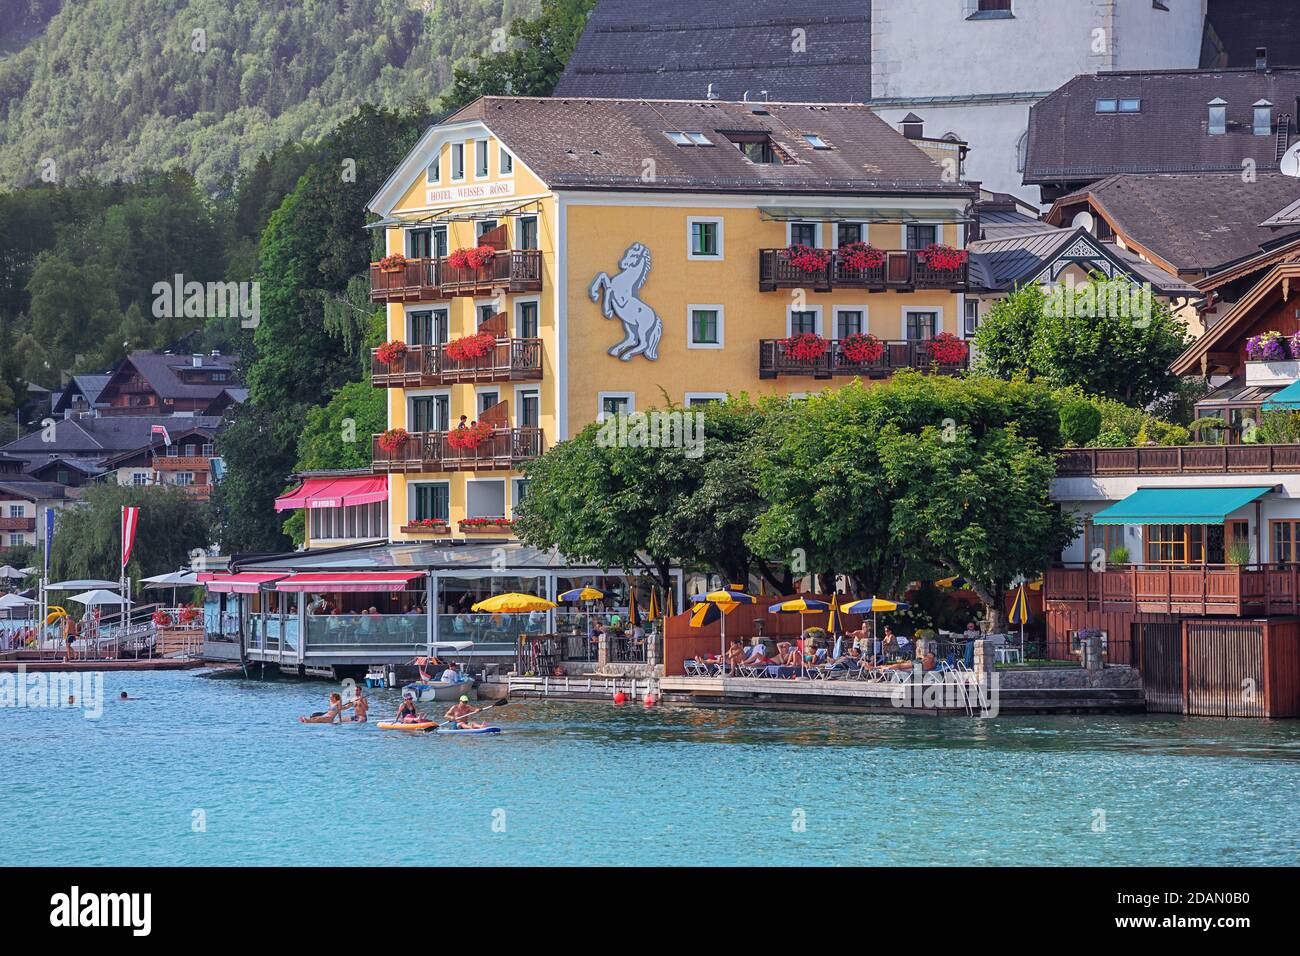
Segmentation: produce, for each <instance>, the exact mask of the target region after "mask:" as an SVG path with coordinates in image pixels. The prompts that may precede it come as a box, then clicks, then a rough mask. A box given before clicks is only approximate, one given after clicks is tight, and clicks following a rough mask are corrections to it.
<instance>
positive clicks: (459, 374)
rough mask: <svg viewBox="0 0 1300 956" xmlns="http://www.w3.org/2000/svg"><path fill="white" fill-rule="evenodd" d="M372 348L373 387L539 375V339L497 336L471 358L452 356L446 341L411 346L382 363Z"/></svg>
mask: <svg viewBox="0 0 1300 956" xmlns="http://www.w3.org/2000/svg"><path fill="white" fill-rule="evenodd" d="M378 351H379V350H378V349H373V350H371V356H370V379H371V383H372V384H373V385H374V386H375V387H376V388H419V387H428V386H433V385H450V384H452V383H454V382H526V381H534V380H537V379H540V378H541V377H542V340H541V339H516V338H498V339H497V342H496V346H495V348H493V350H492V351H491V352H489V353H487V354H486V355H481V356H479V357H478V358H473V359H460V360H457V359H453V358H451V357H450V356H448V355H447V354H446V346H445V345H414V346H411V348H409V349H408V350H407V352H406V354H405V355H404V356H403V357H402V358H401V360H400V361H398V362H395V363H394V364H392V365H385V364H384V363H383V362H381V361H379V358H378V354H377V353H378Z"/></svg>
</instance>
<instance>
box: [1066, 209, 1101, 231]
mask: <svg viewBox="0 0 1300 956" xmlns="http://www.w3.org/2000/svg"><path fill="white" fill-rule="evenodd" d="M1096 225H1097V222H1096V220H1095V219H1093V218H1092V213H1090V212H1088V210H1086V209H1085V210H1084V211H1083V212H1081V213H1078V214H1076V215H1075V217H1074V219H1072V220H1071V221H1070V228H1071V229H1078V228H1079V227H1080V226H1082V227H1083V228H1084V229H1087V230H1088V232H1090V233H1091V232H1093V230H1094V229H1095V228H1096Z"/></svg>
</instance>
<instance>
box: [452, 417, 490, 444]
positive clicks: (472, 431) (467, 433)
mask: <svg viewBox="0 0 1300 956" xmlns="http://www.w3.org/2000/svg"><path fill="white" fill-rule="evenodd" d="M491 435H492V426H491V425H490V424H488V423H487V422H475V423H474V424H473V425H466V426H465V427H464V428H453V429H452V430H451V431H449V432H447V444H448V445H450V446H451V447H452V448H460V449H469V448H477V447H478V446H479V445H481V444H483V442H485V441H486V440H487V439H488V438H489V437H491Z"/></svg>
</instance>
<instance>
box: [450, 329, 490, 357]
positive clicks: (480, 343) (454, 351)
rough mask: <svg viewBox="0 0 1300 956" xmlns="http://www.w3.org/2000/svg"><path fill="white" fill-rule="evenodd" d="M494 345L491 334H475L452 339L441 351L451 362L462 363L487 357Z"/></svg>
mask: <svg viewBox="0 0 1300 956" xmlns="http://www.w3.org/2000/svg"><path fill="white" fill-rule="evenodd" d="M496 344H497V340H496V336H495V335H493V334H492V333H491V332H475V333H473V334H472V335H465V336H461V337H460V338H458V339H452V340H451V341H450V342H448V343H447V344H446V346H445V347H444V350H443V351H444V353H445V354H446V356H447V358H449V359H451V360H452V361H455V362H463V361H468V360H470V359H476V358H481V357H482V356H484V355H487V354H488V353H489V352H491V351H492V349H493V348H495V347H496Z"/></svg>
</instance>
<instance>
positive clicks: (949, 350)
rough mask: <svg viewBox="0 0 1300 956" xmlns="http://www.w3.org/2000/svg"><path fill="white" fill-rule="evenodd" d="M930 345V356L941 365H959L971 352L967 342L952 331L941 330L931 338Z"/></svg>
mask: <svg viewBox="0 0 1300 956" xmlns="http://www.w3.org/2000/svg"><path fill="white" fill-rule="evenodd" d="M929 346H930V358H932V359H934V360H935V361H936V362H938V363H939V364H940V365H958V364H960V363H961V362H964V361H965V360H966V355H967V354H968V353H969V352H970V349H969V347H968V346H967V345H966V343H965V342H964V341H962V340H961V339H959V338H957V336H955V335H953V334H952V333H951V332H940V333H939V334H938V335H936V336H935V337H934V338H932V339H931V340H930V342H929Z"/></svg>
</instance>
